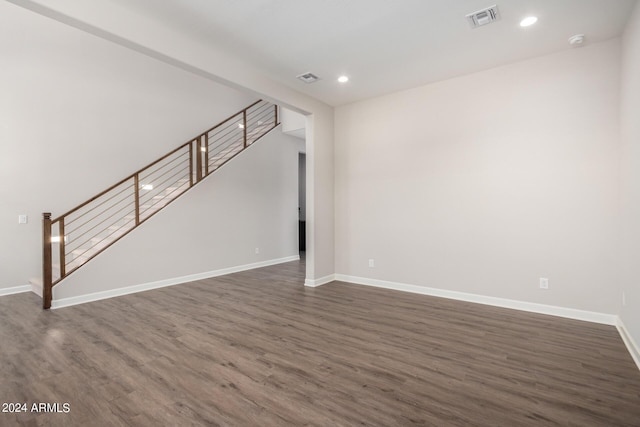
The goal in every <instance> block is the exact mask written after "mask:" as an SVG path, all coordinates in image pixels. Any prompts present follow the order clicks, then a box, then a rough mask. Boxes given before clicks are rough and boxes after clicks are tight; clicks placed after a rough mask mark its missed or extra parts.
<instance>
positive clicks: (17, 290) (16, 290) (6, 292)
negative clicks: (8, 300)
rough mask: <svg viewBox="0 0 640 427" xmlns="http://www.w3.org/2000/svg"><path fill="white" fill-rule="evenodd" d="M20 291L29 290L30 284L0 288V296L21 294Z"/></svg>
mask: <svg viewBox="0 0 640 427" xmlns="http://www.w3.org/2000/svg"><path fill="white" fill-rule="evenodd" d="M22 292H31V285H22V286H14V287H12V288H4V289H0V297H1V296H4V295H13V294H21V293H22Z"/></svg>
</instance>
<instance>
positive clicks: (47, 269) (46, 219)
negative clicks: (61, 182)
mask: <svg viewBox="0 0 640 427" xmlns="http://www.w3.org/2000/svg"><path fill="white" fill-rule="evenodd" d="M51 276H52V265H51V213H50V212H45V213H43V214H42V308H44V309H45V310H47V309H49V308H51V299H52V295H51V288H52V287H53V284H52V281H53V280H52V277H51Z"/></svg>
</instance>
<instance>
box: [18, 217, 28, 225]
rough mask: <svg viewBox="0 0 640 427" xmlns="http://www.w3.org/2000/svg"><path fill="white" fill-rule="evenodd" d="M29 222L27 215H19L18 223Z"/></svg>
mask: <svg viewBox="0 0 640 427" xmlns="http://www.w3.org/2000/svg"><path fill="white" fill-rule="evenodd" d="M27 222H29V217H28V216H26V215H18V224H26V223H27Z"/></svg>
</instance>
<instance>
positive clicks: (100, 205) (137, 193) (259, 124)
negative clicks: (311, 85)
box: [43, 100, 279, 309]
mask: <svg viewBox="0 0 640 427" xmlns="http://www.w3.org/2000/svg"><path fill="white" fill-rule="evenodd" d="M261 102H264V101H262V100H258V101H256V102H254V103H253V104H251V105H250V106H248V107H246V108H244V109H243V110H241V111H239V112H237V113H235V114H233V115H231V116H229V117H228V118H227V119H225V120H223V121H221V122H220V123H218V124H217V125H215V126H213V127H212V128H210V129H209V130H207V131H206V132H203V133H200V134H199V135H198V136H197V137H196V138H194V139H191V140H189V141H187V142H185V143H183V144H182V145H180V146H178V147H177V148H175V149H173V150H171V151H170V152H168V153H166V154H165V155H163V156H162V157H160V158H158V159H156V160H154V161H153V162H151V163H149V164H148V165H146V166H144V167H143V168H140V169H138V170H137V171H136V172H134V173H132V174H131V175H129V176H127V177H126V178H124V179H122V180H120V181H118V182H117V183H116V184H114V185H112V186H110V187H109V188H107V189H105V190H103V191H101V192H100V193H98V194H96V195H95V196H93V197H91V198H90V199H88V200H86V201H85V202H83V203H81V204H80V205H78V206H76V207H75V208H73V209H71V210H70V211H68V212H66V213H64V214H62V215H60V216H58V217H57V218H54V219H51V214H50V213H44V214H43V307H44V308H45V309H48V308H50V307H51V300H52V288H53V286H55V285H56V284H57V283H59V282H60V281H61V280H62V279H64V278H65V277H66V276H68V275H69V274H71V273H73V272H74V271H76V270H77V269H78V268H80V267H81V266H82V265H84V264H85V263H86V262H87V261H88V260H90V259H92V258H93V257H95V256H96V255H98V254H100V253H101V252H103V251H104V250H106V249H107V248H108V247H110V246H111V245H112V244H114V243H115V242H117V241H118V240H120V239H121V238H122V237H124V236H125V235H126V234H128V233H129V232H130V231H131V230H133V229H135V228H136V227H138V226H139V225H140V224H142V223H143V222H144V221H146V220H147V219H149V218H150V217H151V216H152V215H154V214H155V213H156V212H158V211H159V210H160V209H162V208H164V207H165V206H167V205H168V204H170V203H172V202H173V201H175V199H176V198H177V197H178V196H180V195H181V194H183V193H184V192H185V191H187V190H189V189H191V188H192V187H193V186H194V185H195V184H197V183H198V182H200V181H201V180H202V179H204V178H206V177H207V176H209V175H210V174H211V173H212V172H214V171H215V170H217V169H218V168H220V167H221V166H223V165H225V164H226V163H227V162H229V161H230V160H231V159H232V158H234V157H235V156H237V155H238V154H240V153H241V152H242V151H244V150H245V149H246V148H247V147H248V146H249V145H251V144H253V143H254V142H255V141H257V140H258V139H260V138H262V137H263V136H264V135H266V134H267V133H269V132H270V131H271V130H272V129H274V128H275V127H276V126H278V124H279V122H278V107H277V105H274V107H275V109H274V112H273V115H272V116H271V118H269V119H265V115H264V112H265V111H267V110H265V107H267V108H270V107H269V103H265V104H264V106H260V107H258V108H257V109H254V110H253V111H252V112H251V114H248V112H249V111H250V110H251V109H252V108H253V107H255V106H256V105H258V104H260V103H261ZM239 115H242V116H241V117H242V124H243V126H244V128H243V132H242V134H243V135H242V137H241V139H240V140H238V138H240V137H239V136H237V135H238V134H237V133H235V134H234V133H233V132H227V133H224V134H223V135H222V136H220V135H216V136H213V135H212V136H210V135H209V134H210V132H212V131H213V130H215V129H217V128H219V127H220V126H223V125H225V124H229V122H230V121H232V120H233V121H235V120H237V117H238V116H239ZM263 120H265V121H264V122H263ZM250 122H251V128H252V132H251V140H250V142H251V143H249V134H248V130H249V127H250V124H249V123H250ZM234 135H236V136H234ZM212 138H213V139H212ZM234 141H235V142H234ZM210 142H211V144H212V145H211V147H210V146H209V143H210ZM220 142H222V143H221V144H220ZM238 143H239V146H238V145H237V144H238ZM185 149H186V150H188V152H187V151H186V150H185ZM210 149H211V150H212V153H210V152H209V151H210ZM181 150H185V152H183V153H180V154H178V155H177V156H175V157H174V158H170V157H171V156H173V155H175V154H176V153H179V152H180V151H181ZM185 155H186V158H185ZM194 156H196V157H195V159H194ZM211 156H213V160H211V159H212V157H211ZM167 159H169V160H167ZM165 160H166V162H165V163H162V164H161V162H163V161H165ZM210 160H211V161H213V163H212V164H210ZM211 167H212V168H211ZM194 168H195V170H194ZM187 173H188V177H187V175H186V174H187ZM143 177H144V180H145V181H142V179H143ZM152 177H153V178H152ZM147 179H149V182H147V181H146V180H147ZM151 184H153V185H151ZM130 185H133V189H131V187H130ZM120 186H122V188H120V189H118V187H120ZM147 186H148V187H149V188H147ZM154 187H156V188H154ZM116 189H117V190H116ZM114 190H116V191H115V192H114V193H113V194H112V195H109V196H107V198H106V199H103V200H101V201H98V202H96V201H97V200H98V199H100V198H101V197H103V196H105V195H107V194H108V193H109V192H112V191H114ZM142 191H145V193H143V192H142ZM158 196H160V197H158ZM131 198H133V205H131ZM92 202H96V203H97V204H94V205H93V206H90V208H89V209H88V210H86V211H83V212H81V213H78V214H77V215H76V216H75V217H73V218H70V219H69V218H68V217H69V216H70V215H72V214H75V213H77V212H78V211H79V210H80V209H82V208H84V207H86V206H88V205H90V204H91V203H92ZM143 203H144V205H143ZM132 209H133V211H132ZM127 218H129V219H127ZM67 219H68V221H66V220H67ZM130 223H133V226H131V227H130V226H129V224H130ZM55 224H57V226H58V234H59V239H60V240H59V241H58V251H59V253H58V254H56V256H57V257H58V258H59V260H60V275H59V277H58V275H56V278H55V279H54V277H53V264H52V263H53V252H52V243H53V242H52V234H53V230H52V227H53V226H55ZM72 224H73V225H72ZM65 229H66V231H65ZM89 233H93V234H89ZM67 238H69V245H67ZM67 251H69V252H68V253H67ZM67 255H69V258H68V259H67V258H66V256H67ZM67 266H68V268H67Z"/></svg>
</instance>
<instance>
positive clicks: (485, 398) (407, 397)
mask: <svg viewBox="0 0 640 427" xmlns="http://www.w3.org/2000/svg"><path fill="white" fill-rule="evenodd" d="M303 276H304V274H303V266H302V264H301V263H298V262H292V263H287V264H282V265H279V266H273V267H267V268H262V269H258V270H253V271H248V272H243V273H237V274H233V275H229V276H224V277H219V278H215V279H209V280H202V281H198V282H193V283H189V284H184V285H179V286H174V287H170V288H163V289H158V290H153V291H148V292H144V293H139V294H136V295H129V296H124V297H120V298H114V299H110V300H105V301H99V302H95V303H90V304H84V305H79V306H75V307H69V308H64V309H59V310H53V311H50V312H43V311H42V310H41V309H40V304H41V301H40V299H39V298H38V297H36V296H35V295H33V294H19V295H12V296H7V297H2V298H0V319H1V322H0V343H1V350H0V370H1V371H0V374H1V383H0V397H1V401H2V402H7V403H8V402H14V403H27V405H28V407H29V409H31V405H32V404H33V403H34V402H36V403H38V402H43V403H59V404H60V405H61V410H62V409H63V407H62V404H63V403H68V404H69V407H70V412H68V413H29V412H28V413H19V414H15V413H0V425H2V426H13V425H28V426H42V425H56V426H57V425H67V426H186V425H214V426H215V425H223V426H288V425H300V426H353V425H368V426H408V425H429V426H508V427H511V426H540V425H562V426H580V427H585V426H636V427H637V426H640V371H639V370H638V369H637V367H636V366H635V365H634V363H633V361H632V359H631V356H630V355H629V354H628V353H627V350H626V349H625V346H624V344H623V343H622V341H621V339H620V337H619V336H618V333H617V331H616V329H615V328H614V327H611V326H604V325H597V324H591V323H586V322H580V321H574V320H567V319H562V318H555V317H550V316H543V315H537V314H531V313H525V312H518V311H514V310H508V309H501V308H495V307H489V306H483V305H476V304H471V303H465V302H458V301H451V300H446V299H440V298H433V297H427V296H421V295H414V294H408V293H401V292H395V291H389V290H383V289H375V288H370V287H365V286H357V285H349V284H345V283H339V282H336V283H332V284H328V285H325V286H322V287H319V288H315V289H314V288H304V287H303V286H302V279H303Z"/></svg>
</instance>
